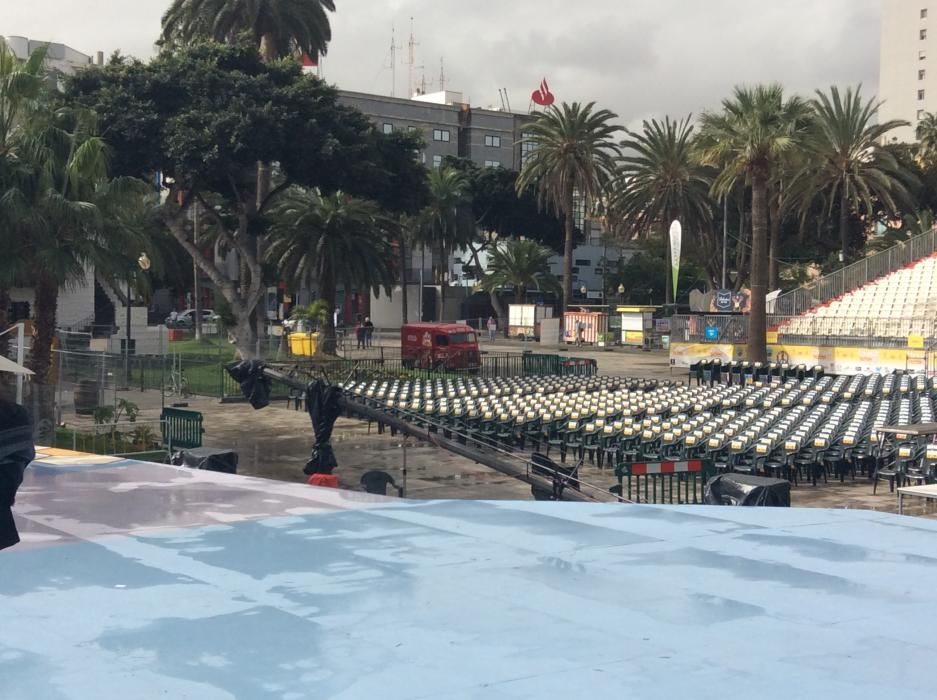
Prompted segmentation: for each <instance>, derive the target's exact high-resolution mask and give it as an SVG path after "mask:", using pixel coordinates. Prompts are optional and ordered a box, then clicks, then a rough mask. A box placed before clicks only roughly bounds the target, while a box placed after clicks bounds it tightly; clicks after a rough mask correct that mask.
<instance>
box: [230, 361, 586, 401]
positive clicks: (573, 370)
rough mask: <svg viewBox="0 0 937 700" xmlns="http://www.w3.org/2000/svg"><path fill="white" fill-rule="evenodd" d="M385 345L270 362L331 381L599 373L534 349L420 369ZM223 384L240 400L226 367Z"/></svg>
mask: <svg viewBox="0 0 937 700" xmlns="http://www.w3.org/2000/svg"><path fill="white" fill-rule="evenodd" d="M393 350H394V349H387V348H385V349H384V352H383V353H381V354H380V355H377V356H370V357H359V358H351V359H337V360H304V361H294V362H289V363H270V364H271V366H273V367H276V368H277V369H279V370H280V371H282V372H284V373H286V374H290V375H293V376H296V375H298V376H302V377H307V378H310V379H311V378H314V377H318V376H323V375H324V376H326V377H328V378H329V380H330V381H344V380H345V379H351V380H353V381H366V380H369V379H378V378H399V379H435V378H452V377H479V378H483V379H490V378H498V377H501V378H507V377H546V376H586V377H592V376H595V375H596V374H597V371H598V365H597V363H596V361H595V360H593V359H586V358H577V357H565V356H562V355H540V354H535V353H523V354H521V353H482V355H481V366H480V367H478V368H476V369H418V368H409V367H405V366H404V364H403V360H402V359H401V357H400V353H399V349H397V351H396V353H395V352H393ZM219 372H220V375H221V383H222V385H223V393H222V397H221V398H222V399H223V400H240V399H241V389H240V387H239V386H238V384H237V382H235V381H234V380H233V379H232V378H231V377H230V375H229V374H228V373H227V371H226V370H225V369H224V368H223V367H220V368H219ZM273 388H274V391H275V392H278V393H277V394H276V395H275V396H273V397H271V398H281V399H287V398H290V396H289V393H288V392H287V390H286V389H285V388H284V387H281V386H277V385H276V384H275V385H274V387H273Z"/></svg>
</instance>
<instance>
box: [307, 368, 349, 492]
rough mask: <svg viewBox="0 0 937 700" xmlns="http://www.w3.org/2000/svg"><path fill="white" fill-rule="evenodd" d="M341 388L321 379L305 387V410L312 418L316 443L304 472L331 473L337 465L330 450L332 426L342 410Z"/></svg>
mask: <svg viewBox="0 0 937 700" xmlns="http://www.w3.org/2000/svg"><path fill="white" fill-rule="evenodd" d="M341 397H342V390H341V389H340V388H339V387H337V386H334V385H332V384H326V383H325V382H322V381H316V382H310V383H309V385H308V386H307V387H306V410H307V411H308V412H309V418H310V419H311V420H312V430H313V432H314V433H315V434H316V444H315V445H313V446H312V456H311V457H310V459H309V461H308V462H306V466H305V467H303V472H305V473H306V474H331V473H332V470H333V469H335V467H337V466H338V463H337V462H336V461H335V453H334V452H333V451H332V444H331V440H332V428H334V427H335V421H336V420H337V419H338V416H339V414H340V413H341V412H342V409H341V405H340V399H341Z"/></svg>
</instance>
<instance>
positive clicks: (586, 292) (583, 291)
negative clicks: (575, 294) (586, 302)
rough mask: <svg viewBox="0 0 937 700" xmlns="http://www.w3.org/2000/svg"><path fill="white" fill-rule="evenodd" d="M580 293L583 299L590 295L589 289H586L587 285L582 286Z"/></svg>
mask: <svg viewBox="0 0 937 700" xmlns="http://www.w3.org/2000/svg"><path fill="white" fill-rule="evenodd" d="M579 293H580V294H582V296H583V298H585V296H586V294H588V293H589V289H588V288H587V287H586V285H582V286H581V287H580V288H579Z"/></svg>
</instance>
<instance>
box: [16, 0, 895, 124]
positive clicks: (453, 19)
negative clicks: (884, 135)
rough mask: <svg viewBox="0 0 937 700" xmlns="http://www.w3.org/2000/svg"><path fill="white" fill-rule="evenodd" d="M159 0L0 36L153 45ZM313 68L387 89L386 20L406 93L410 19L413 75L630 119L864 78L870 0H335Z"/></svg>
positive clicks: (870, 78)
mask: <svg viewBox="0 0 937 700" xmlns="http://www.w3.org/2000/svg"><path fill="white" fill-rule="evenodd" d="M169 2H170V0H81V1H80V2H78V1H76V0H27V1H25V2H16V1H14V0H0V34H11V35H22V36H28V37H30V38H32V39H42V40H50V41H57V42H62V43H66V44H69V45H71V46H73V47H74V48H76V49H78V50H80V51H84V52H85V53H91V54H93V53H94V52H95V51H97V50H99V49H100V50H103V51H105V53H107V54H109V53H110V52H111V51H113V50H115V49H118V48H119V49H121V51H123V52H124V53H129V54H132V55H135V56H138V57H148V56H150V55H152V53H153V47H152V44H153V41H154V40H155V39H156V37H157V36H158V34H159V20H160V17H161V15H162V13H163V11H164V10H165V8H166V7H167V6H168V5H169ZM335 4H336V6H337V7H338V11H337V12H336V13H335V14H334V15H333V23H332V28H333V32H332V33H333V41H332V45H331V46H330V48H329V53H328V56H327V57H326V59H325V62H324V66H323V67H324V71H325V77H326V79H327V80H328V81H329V82H333V83H336V84H337V85H338V86H339V87H343V88H347V89H351V90H359V91H363V92H376V93H381V94H390V91H391V70H390V45H391V28H392V27H395V28H396V36H397V42H398V43H399V44H401V45H402V46H403V48H402V49H401V50H400V51H399V52H398V66H397V81H396V84H397V95H398V96H402V95H405V94H406V92H407V73H408V69H407V66H406V65H404V64H403V62H404V61H405V60H406V57H407V46H406V44H407V41H408V38H409V34H410V17H411V16H412V17H413V20H414V34H415V35H416V40H417V41H418V42H419V46H418V47H417V49H416V52H417V60H416V63H417V65H423V66H425V69H417V70H416V71H415V78H416V79H419V78H420V77H422V75H423V73H424V72H425V74H426V78H427V82H428V87H430V88H431V89H435V88H436V87H437V85H438V80H439V60H440V57H442V58H444V59H445V66H446V76H447V87H448V88H449V89H451V90H458V91H461V92H462V93H463V96H464V98H465V99H466V100H468V101H470V102H471V103H472V104H473V105H474V106H488V105H494V104H500V98H499V96H498V88H501V87H504V88H507V90H508V93H509V95H510V100H511V106H512V107H513V108H514V110H516V111H526V109H527V107H528V103H529V101H530V93H531V91H532V90H533V89H534V88H535V87H537V85H538V84H539V82H540V80H541V78H544V77H546V78H547V80H548V81H549V84H550V87H551V89H552V91H553V92H554V94H555V95H556V97H557V100H566V101H573V100H595V101H596V102H598V103H600V104H601V105H602V106H605V107H608V108H609V109H611V110H613V111H614V112H616V113H618V114H619V115H621V119H622V122H625V123H629V124H634V123H635V122H636V121H639V120H640V119H643V118H645V117H651V116H663V115H664V114H671V115H679V116H683V115H685V114H687V113H689V112H694V113H698V112H699V111H701V110H703V109H706V108H715V107H718V104H719V101H720V100H721V99H722V98H723V97H724V96H725V95H726V94H727V93H728V91H729V90H730V89H731V87H732V85H734V84H736V83H740V82H756V81H772V80H777V81H780V82H781V83H783V84H784V85H785V86H786V87H787V88H788V89H790V90H793V91H797V92H801V93H809V92H811V91H812V90H813V89H814V88H817V87H826V86H829V85H831V84H834V83H835V84H840V85H843V84H854V83H858V82H861V83H863V84H864V85H865V86H866V89H867V90H868V91H869V92H870V93H871V92H874V90H875V88H876V84H877V82H878V55H879V54H878V43H879V4H880V0H780V1H779V0H706V1H705V2H704V1H702V0H581V1H580V2H578V3H576V2H573V3H570V2H568V0H562V1H561V0H474V2H465V1H464V0H335Z"/></svg>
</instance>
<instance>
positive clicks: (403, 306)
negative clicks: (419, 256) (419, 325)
mask: <svg viewBox="0 0 937 700" xmlns="http://www.w3.org/2000/svg"><path fill="white" fill-rule="evenodd" d="M399 249H400V289H401V290H402V291H403V295H402V296H401V299H400V310H401V316H402V317H403V318H402V319H401V325H403V324H406V323H407V322H408V321H409V319H408V318H407V311H408V308H409V307H408V303H407V248H406V244H405V242H404V238H403V235H402V234H401V236H400V245H399Z"/></svg>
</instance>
